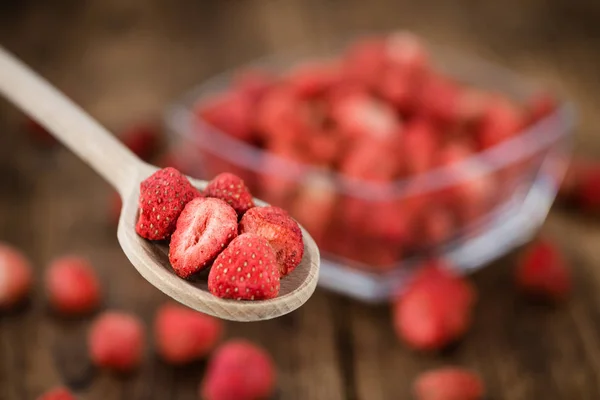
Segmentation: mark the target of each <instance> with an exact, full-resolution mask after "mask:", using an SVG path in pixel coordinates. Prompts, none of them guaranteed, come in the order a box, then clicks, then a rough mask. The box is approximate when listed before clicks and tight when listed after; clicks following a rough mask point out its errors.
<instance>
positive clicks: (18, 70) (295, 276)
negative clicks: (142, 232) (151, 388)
mask: <svg viewBox="0 0 600 400" xmlns="http://www.w3.org/2000/svg"><path fill="white" fill-rule="evenodd" d="M0 92H2V93H3V94H4V96H5V97H7V98H8V99H9V100H10V101H12V102H13V103H14V104H15V105H16V106H17V107H19V108H21V109H22V110H23V111H25V112H27V113H28V114H29V115H30V116H31V117H33V118H35V119H36V120H37V121H38V122H39V123H40V124H41V125H43V126H44V127H45V128H47V129H48V130H49V131H50V132H52V133H53V134H54V136H56V137H57V138H58V139H59V140H60V141H61V142H62V143H63V144H64V145H65V146H67V147H68V148H69V149H71V150H72V151H73V152H74V153H75V154H76V155H78V156H79V157H80V158H81V159H82V160H84V161H85V162H87V163H88V164H89V165H90V166H91V167H92V168H93V169H94V170H96V172H98V173H99V174H100V175H102V176H103V177H104V179H106V180H107V181H108V182H109V183H110V184H111V185H112V186H113V187H114V188H115V189H116V190H117V191H118V192H119V194H120V195H121V198H122V199H123V208H122V210H121V217H120V218H119V228H118V230H117V237H118V239H119V243H120V244H121V247H122V248H123V251H124V252H125V254H126V255H127V257H128V258H129V260H130V261H131V263H132V264H133V265H134V266H135V268H136V269H137V270H138V272H139V273H140V274H141V275H142V276H143V277H144V278H145V279H146V280H147V281H148V282H150V283H151V284H153V285H154V286H156V287H157V288H158V289H160V290H161V291H163V292H164V293H166V294H167V295H169V296H170V297H172V298H174V299H175V300H177V301H179V302H181V303H183V304H185V305H187V306H188V307H191V308H193V309H196V310H198V311H201V312H204V313H206V314H210V315H214V316H216V317H219V318H223V319H229V320H234V321H258V320H265V319H270V318H275V317H278V316H281V315H284V314H287V313H289V312H291V311H293V310H295V309H297V308H298V307H300V306H301V305H302V304H304V303H305V302H306V301H307V300H308V298H309V297H310V296H311V295H312V293H313V292H314V290H315V287H316V285H317V278H318V275H319V249H318V248H317V246H316V244H315V242H314V240H313V239H312V238H311V237H310V235H309V234H308V233H307V232H306V230H304V228H302V234H303V238H304V257H303V258H302V262H301V263H300V265H299V266H298V267H297V268H296V269H295V270H294V271H293V272H292V273H291V274H290V275H288V276H286V277H285V278H283V279H282V280H281V290H280V292H279V296H278V297H277V298H275V299H271V300H265V301H235V300H223V299H220V298H217V297H215V296H213V295H212V294H210V293H209V292H208V289H207V284H206V282H205V281H203V282H201V283H196V282H189V281H186V280H183V279H181V278H179V277H178V276H176V275H175V274H174V272H173V270H172V269H171V266H170V263H169V259H168V247H167V246H166V245H164V244H158V243H156V242H150V241H148V240H145V239H143V238H141V237H139V236H138V235H137V234H136V232H135V223H136V219H137V215H138V197H139V194H140V193H139V186H140V182H141V181H142V180H144V179H146V178H147V177H148V176H150V175H151V174H152V173H153V172H154V171H156V170H157V169H158V168H157V167H155V166H151V165H149V164H146V163H145V162H143V161H141V160H140V159H138V158H137V157H136V156H135V155H134V154H133V153H132V152H131V151H129V149H127V148H126V147H125V146H123V145H122V144H121V143H120V142H119V141H118V140H117V139H116V138H115V137H114V136H113V135H111V134H110V133H109V132H108V131H107V130H106V129H104V128H103V127H102V126H100V125H99V124H98V123H97V122H96V121H94V120H93V119H92V118H91V117H90V116H89V115H87V114H86V113H85V112H84V111H83V110H82V109H81V108H80V107H78V106H77V105H75V104H74V103H73V102H71V101H70V100H69V99H68V98H66V97H65V96H64V95H63V94H61V93H60V92H59V91H58V90H56V89H55V88H53V87H52V86H51V85H50V84H49V83H48V82H47V81H45V80H44V79H43V78H41V77H40V76H39V75H37V74H36V73H35V72H33V71H32V70H31V69H29V68H28V67H27V66H26V65H24V64H23V63H22V62H20V61H19V60H17V59H16V58H15V57H14V56H12V55H11V54H9V53H8V52H6V51H5V50H4V49H3V48H1V47H0ZM190 181H191V182H192V184H193V185H195V186H196V187H198V188H200V189H203V188H204V187H205V185H206V182H205V181H200V180H195V179H190ZM257 203H258V204H259V205H264V204H265V203H263V202H260V201H257Z"/></svg>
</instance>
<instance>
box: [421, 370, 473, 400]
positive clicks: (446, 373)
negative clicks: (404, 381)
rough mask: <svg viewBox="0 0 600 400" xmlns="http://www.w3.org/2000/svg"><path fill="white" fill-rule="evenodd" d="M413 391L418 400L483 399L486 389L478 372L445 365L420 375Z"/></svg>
mask: <svg viewBox="0 0 600 400" xmlns="http://www.w3.org/2000/svg"><path fill="white" fill-rule="evenodd" d="M413 393H414V395H415V397H416V399H417V400H481V399H483V397H484V395H485V389H484V385H483V382H482V381H481V378H480V377H479V376H478V375H477V374H475V373H473V372H471V371H469V370H466V369H463V368H459V367H445V368H438V369H434V370H431V371H427V372H425V373H422V374H421V375H419V376H418V377H417V379H416V380H415V382H414V384H413Z"/></svg>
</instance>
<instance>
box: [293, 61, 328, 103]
mask: <svg viewBox="0 0 600 400" xmlns="http://www.w3.org/2000/svg"><path fill="white" fill-rule="evenodd" d="M339 80H340V71H339V67H338V66H337V65H335V64H327V63H310V64H304V65H300V66H298V67H296V68H295V69H294V70H293V71H292V72H291V73H290V74H289V75H288V76H287V81H288V83H289V84H290V86H291V88H292V90H293V91H294V93H295V94H296V95H298V96H299V97H303V98H312V97H316V96H320V95H322V94H323V93H325V92H326V91H328V90H329V89H331V88H332V87H333V86H334V85H335V84H336V83H337V82H339Z"/></svg>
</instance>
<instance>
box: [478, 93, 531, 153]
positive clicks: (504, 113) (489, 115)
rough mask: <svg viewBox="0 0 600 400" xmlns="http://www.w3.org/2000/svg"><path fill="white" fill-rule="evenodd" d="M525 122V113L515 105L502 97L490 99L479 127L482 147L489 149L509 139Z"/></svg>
mask: <svg viewBox="0 0 600 400" xmlns="http://www.w3.org/2000/svg"><path fill="white" fill-rule="evenodd" d="M523 124H524V118H523V115H522V113H521V112H520V110H518V109H517V108H516V106H515V105H513V104H512V103H510V102H509V101H508V100H506V99H502V98H496V99H492V100H490V101H489V102H488V104H487V107H486V110H485V112H484V114H483V117H482V119H481V121H480V123H479V127H478V141H479V147H480V149H481V150H485V149H489V148H491V147H493V146H495V145H497V144H499V143H501V142H503V141H505V140H507V139H509V138H510V137H512V136H514V135H515V134H516V133H518V132H519V130H520V129H522V128H523Z"/></svg>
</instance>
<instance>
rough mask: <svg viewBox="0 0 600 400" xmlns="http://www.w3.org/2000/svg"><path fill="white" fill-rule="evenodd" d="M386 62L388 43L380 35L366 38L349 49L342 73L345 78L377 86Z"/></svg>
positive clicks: (369, 85)
mask: <svg viewBox="0 0 600 400" xmlns="http://www.w3.org/2000/svg"><path fill="white" fill-rule="evenodd" d="M385 64H386V43H385V40H383V39H382V38H378V37H372V38H365V39H362V40H359V41H357V42H355V43H353V44H352V46H351V47H350V48H349V49H348V50H347V52H346V54H345V56H344V60H343V65H342V71H343V72H342V74H343V77H344V79H346V80H348V81H351V82H359V83H361V84H364V85H366V86H368V87H375V86H376V85H377V83H378V82H379V79H380V77H381V72H382V70H383V68H384V67H385Z"/></svg>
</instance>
